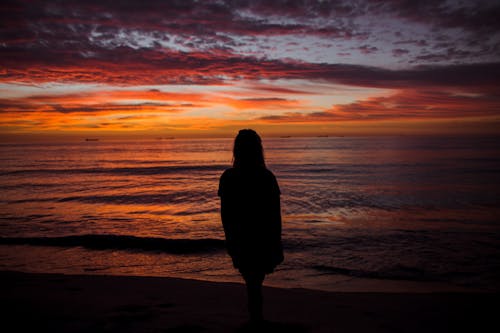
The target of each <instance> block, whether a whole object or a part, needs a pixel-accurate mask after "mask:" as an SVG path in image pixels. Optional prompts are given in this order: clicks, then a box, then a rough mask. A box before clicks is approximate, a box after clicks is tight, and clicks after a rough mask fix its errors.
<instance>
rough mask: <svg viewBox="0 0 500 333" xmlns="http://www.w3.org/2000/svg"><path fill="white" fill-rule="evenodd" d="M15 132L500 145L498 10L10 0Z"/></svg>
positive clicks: (10, 107) (2, 73) (4, 15)
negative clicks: (426, 139) (419, 138)
mask: <svg viewBox="0 0 500 333" xmlns="http://www.w3.org/2000/svg"><path fill="white" fill-rule="evenodd" d="M0 7H1V11H0V17H1V18H0V50H1V57H0V112H1V116H0V130H1V133H2V134H3V135H10V136H16V135H18V134H22V135H24V136H29V135H35V134H36V135H77V136H78V135H79V136H89V135H90V136H95V137H101V136H106V135H117V136H120V135H122V136H128V135H137V136H144V135H146V136H151V135H152V136H174V137H189V136H195V137H209V136H231V135H233V134H234V131H235V130H236V129H238V128H242V127H252V128H255V129H257V130H259V131H261V132H262V133H263V134H264V135H270V136H271V135H351V134H352V135H366V134H450V133H452V134H455V133H467V134H478V133H490V134H491V133H495V134H498V133H500V19H498V18H499V17H500V2H499V1H497V0H492V1H434V0H433V1H375V0H373V1H369V0H363V1H353V0H349V1H298V0H297V1H295V0H292V1H189V0H179V1H128V0H125V1H116V0H115V1H104V0H99V1H71V0H66V1H2V4H1V5H0Z"/></svg>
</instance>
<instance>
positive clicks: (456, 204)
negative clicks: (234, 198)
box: [0, 136, 500, 291]
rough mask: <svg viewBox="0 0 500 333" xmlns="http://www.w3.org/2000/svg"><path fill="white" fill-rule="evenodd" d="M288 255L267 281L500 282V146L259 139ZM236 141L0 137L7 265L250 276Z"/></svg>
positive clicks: (0, 243) (495, 286)
mask: <svg viewBox="0 0 500 333" xmlns="http://www.w3.org/2000/svg"><path fill="white" fill-rule="evenodd" d="M263 143H264V149H265V155H266V162H267V165H268V168H269V169H270V170H271V171H273V173H274V174H275V175H276V177H277V180H278V183H279V185H280V188H281V192H282V196H281V205H282V215H283V243H284V247H285V261H284V263H283V264H282V265H280V266H279V267H278V269H277V270H276V272H275V273H273V274H271V275H269V276H268V278H267V279H266V284H268V285H273V286H278V287H285V288H299V287H303V288H312V289H321V290H334V289H335V286H336V285H338V284H339V283H342V282H345V281H349V280H350V279H366V280H385V281H388V282H391V281H423V282H436V283H442V284H446V285H450V286H458V287H461V288H474V289H481V290H495V291H498V290H500V288H499V287H500V283H499V282H500V219H499V217H500V214H499V213H500V208H499V207H500V140H499V138H494V137H477V136H476V137H472V136H469V137H412V136H400V137H315V138H294V137H290V138H263ZM231 149H232V139H169V140H166V139H163V140H160V139H155V140H139V141H114V140H106V139H101V140H99V141H84V140H82V141H75V140H73V141H68V142H46V143H42V142H39V143H1V144H0V269H1V270H16V271H25V272H52V273H78V274H82V273H83V274H116V275H141V276H172V277H181V278H193V279H201V280H210V281H232V282H241V281H242V280H241V278H240V276H239V275H238V272H237V271H236V270H235V269H234V268H233V267H232V264H231V260H230V258H229V257H228V256H227V254H226V253H225V250H224V242H223V238H224V234H223V230H222V226H221V222H220V217H219V198H218V197H217V187H218V179H219V176H220V175H221V173H222V172H223V171H224V170H225V169H226V168H228V167H230V165H231Z"/></svg>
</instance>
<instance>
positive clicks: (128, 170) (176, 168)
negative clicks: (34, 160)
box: [0, 164, 227, 176]
mask: <svg viewBox="0 0 500 333" xmlns="http://www.w3.org/2000/svg"><path fill="white" fill-rule="evenodd" d="M225 168H227V165H222V164H220V165H219V164H212V165H170V166H151V167H117V168H68V169H21V170H11V171H3V172H1V173H0V175H1V176H6V175H18V174H54V175H59V174H125V175H161V174H171V173H184V172H196V171H222V170H224V169H225Z"/></svg>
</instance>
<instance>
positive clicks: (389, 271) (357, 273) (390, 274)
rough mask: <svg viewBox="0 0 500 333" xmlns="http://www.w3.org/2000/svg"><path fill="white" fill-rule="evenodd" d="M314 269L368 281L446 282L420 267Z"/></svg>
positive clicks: (333, 267)
mask: <svg viewBox="0 0 500 333" xmlns="http://www.w3.org/2000/svg"><path fill="white" fill-rule="evenodd" d="M312 268H313V269H315V270H317V271H320V272H322V273H328V274H339V275H347V276H353V277H358V278H366V279H382V280H410V281H444V280H446V279H445V278H444V276H441V275H440V274H437V273H434V272H429V271H426V270H423V269H421V268H418V267H409V266H403V265H395V266H393V267H389V268H386V269H383V270H378V271H370V270H362V269H351V268H342V267H335V266H326V265H315V266H312Z"/></svg>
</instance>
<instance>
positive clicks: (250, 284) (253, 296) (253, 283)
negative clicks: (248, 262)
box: [242, 272, 265, 322]
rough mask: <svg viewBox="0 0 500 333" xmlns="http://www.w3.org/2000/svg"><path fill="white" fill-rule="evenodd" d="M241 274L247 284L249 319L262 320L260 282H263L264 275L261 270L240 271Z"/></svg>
mask: <svg viewBox="0 0 500 333" xmlns="http://www.w3.org/2000/svg"><path fill="white" fill-rule="evenodd" d="M242 275H243V278H244V279H245V283H246V286H247V295H248V312H249V313H250V320H251V321H253V322H260V321H262V320H263V315H262V283H263V282H264V277H265V275H264V273H262V272H245V273H242Z"/></svg>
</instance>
